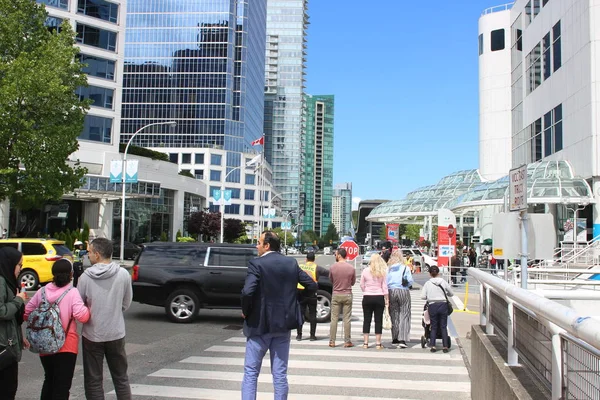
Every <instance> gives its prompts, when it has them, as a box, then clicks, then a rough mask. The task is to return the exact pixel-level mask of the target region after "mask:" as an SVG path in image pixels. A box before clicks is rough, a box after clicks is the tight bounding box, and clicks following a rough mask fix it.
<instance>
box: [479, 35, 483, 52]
mask: <svg viewBox="0 0 600 400" xmlns="http://www.w3.org/2000/svg"><path fill="white" fill-rule="evenodd" d="M482 54H483V34H481V35H479V55H482Z"/></svg>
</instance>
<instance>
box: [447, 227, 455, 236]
mask: <svg viewBox="0 0 600 400" xmlns="http://www.w3.org/2000/svg"><path fill="white" fill-rule="evenodd" d="M455 232H456V230H455V229H454V226H452V225H448V236H450V237H452V236H454V233H455Z"/></svg>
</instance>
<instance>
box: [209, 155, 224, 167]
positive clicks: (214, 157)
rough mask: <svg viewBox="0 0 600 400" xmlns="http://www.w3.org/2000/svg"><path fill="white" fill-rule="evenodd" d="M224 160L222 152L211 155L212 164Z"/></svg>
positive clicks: (218, 163)
mask: <svg viewBox="0 0 600 400" xmlns="http://www.w3.org/2000/svg"><path fill="white" fill-rule="evenodd" d="M222 162H223V156H222V155H220V154H211V155H210V165H221V163H222Z"/></svg>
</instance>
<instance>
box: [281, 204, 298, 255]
mask: <svg viewBox="0 0 600 400" xmlns="http://www.w3.org/2000/svg"><path fill="white" fill-rule="evenodd" d="M295 213H296V211H290V212H288V213H286V214H285V216H284V218H283V222H284V223H285V226H287V220H288V217H289V216H291V215H292V214H295ZM283 248H284V249H285V254H286V255H287V231H286V230H285V229H284V230H283Z"/></svg>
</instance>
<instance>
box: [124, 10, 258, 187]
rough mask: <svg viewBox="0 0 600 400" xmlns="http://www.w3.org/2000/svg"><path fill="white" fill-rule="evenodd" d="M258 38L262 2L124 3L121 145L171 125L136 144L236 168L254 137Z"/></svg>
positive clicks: (256, 123)
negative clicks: (213, 156) (210, 155)
mask: <svg viewBox="0 0 600 400" xmlns="http://www.w3.org/2000/svg"><path fill="white" fill-rule="evenodd" d="M265 32H266V0H254V1H252V2H250V1H240V0H237V1H236V0H196V1H178V2H174V1H162V0H130V1H129V2H128V10H127V28H126V38H125V71H124V81H123V104H122V123H121V141H122V142H125V141H127V140H129V138H130V137H131V135H132V134H133V133H134V132H135V131H136V130H138V129H139V128H141V127H143V126H145V125H147V124H150V123H153V122H161V121H171V120H172V121H176V122H177V127H175V128H170V127H164V126H157V127H155V128H156V129H155V130H148V131H147V132H148V133H152V134H153V135H147V136H144V135H141V136H139V138H137V139H136V144H138V145H142V146H145V147H179V148H186V147H187V148H189V147H214V148H223V149H225V150H227V151H228V154H227V160H226V165H227V166H228V167H237V166H239V165H240V164H239V163H240V157H239V152H242V151H248V150H250V149H251V145H250V143H251V142H252V141H253V140H255V139H257V138H259V137H260V136H262V127H263V119H264V100H263V99H264V97H263V96H264V94H263V92H264V70H265V65H264V54H265V35H266V33H265ZM157 133H158V134H159V135H156V134H157ZM230 178H231V179H230ZM230 178H228V181H235V182H239V174H238V175H237V176H235V173H233V174H232V175H231V176H230ZM236 178H237V180H236Z"/></svg>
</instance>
